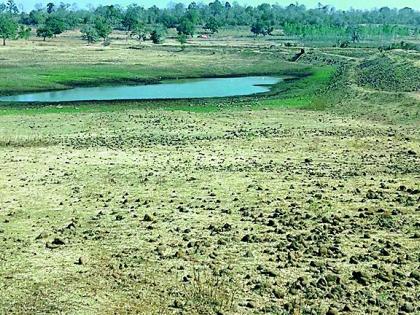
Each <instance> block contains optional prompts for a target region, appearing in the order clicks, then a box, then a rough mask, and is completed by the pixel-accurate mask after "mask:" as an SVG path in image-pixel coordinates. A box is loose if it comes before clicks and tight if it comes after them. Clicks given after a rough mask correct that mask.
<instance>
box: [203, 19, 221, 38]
mask: <svg viewBox="0 0 420 315" xmlns="http://www.w3.org/2000/svg"><path fill="white" fill-rule="evenodd" d="M204 29H206V30H209V31H210V32H211V33H213V34H214V33H217V32H218V31H219V23H217V20H216V19H215V18H214V17H210V19H209V20H208V21H207V23H206V24H205V25H204Z"/></svg>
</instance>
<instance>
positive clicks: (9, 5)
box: [6, 0, 19, 14]
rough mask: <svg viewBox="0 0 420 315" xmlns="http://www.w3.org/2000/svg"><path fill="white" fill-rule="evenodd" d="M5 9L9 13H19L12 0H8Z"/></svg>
mask: <svg viewBox="0 0 420 315" xmlns="http://www.w3.org/2000/svg"><path fill="white" fill-rule="evenodd" d="M6 10H7V12H9V13H10V14H17V13H19V9H18V7H17V5H16V3H15V1H14V0H8V1H7V3H6Z"/></svg>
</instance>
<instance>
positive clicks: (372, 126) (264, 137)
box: [0, 110, 420, 315]
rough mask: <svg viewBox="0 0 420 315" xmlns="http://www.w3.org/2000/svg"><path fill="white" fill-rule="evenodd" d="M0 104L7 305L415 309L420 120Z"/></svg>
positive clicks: (0, 279) (0, 269)
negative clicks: (19, 112) (8, 110)
mask: <svg viewBox="0 0 420 315" xmlns="http://www.w3.org/2000/svg"><path fill="white" fill-rule="evenodd" d="M0 119H1V124H0V131H1V134H2V139H1V142H0V144H1V146H0V158H1V165H0V239H1V251H0V292H2V293H1V295H2V298H1V299H0V310H2V311H4V312H5V313H9V314H10V313H32V314H34V313H45V312H63V313H81V314H92V313H97V314H107V313H110V314H111V313H130V312H131V313H147V314H150V313H178V314H181V313H183V314H191V313H199V314H203V313H204V314H206V313H218V314H234V313H236V314H261V313H270V314H289V313H295V314H330V315H331V314H341V313H343V314H345V313H348V314H366V313H375V314H381V313H382V314H395V313H399V312H401V313H413V314H414V313H416V312H418V311H419V310H420V308H419V302H418V294H419V282H420V272H419V269H418V268H419V238H420V231H419V228H420V222H419V206H418V204H419V197H420V193H419V184H418V183H419V173H420V164H419V162H420V157H419V155H420V148H419V133H418V128H416V127H410V126H396V125H393V126H392V125H382V124H380V123H373V122H368V121H360V120H352V119H350V118H345V117H339V116H334V115H331V114H328V113H322V112H305V111H293V110H261V111H245V110H244V111H220V112H216V113H187V112H181V111H175V112H168V111H159V110H155V111H146V110H127V111H123V112H118V113H117V112H113V113H77V114H71V113H67V114H42V115H27V116H13V115H10V116H3V117H1V118H0Z"/></svg>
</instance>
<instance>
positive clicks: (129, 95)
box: [0, 76, 281, 103]
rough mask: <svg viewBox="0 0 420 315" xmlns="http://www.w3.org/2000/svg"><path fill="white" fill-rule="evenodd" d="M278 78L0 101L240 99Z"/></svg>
mask: <svg viewBox="0 0 420 315" xmlns="http://www.w3.org/2000/svg"><path fill="white" fill-rule="evenodd" d="M280 81H281V78H278V77H269V76H248V77H235V78H203V79H192V80H168V81H163V82H161V83H159V84H148V85H134V86H133V85H124V86H121V85H120V86H102V87H85V88H74V89H69V90H60V91H53V92H37V93H28V94H20V95H13V96H4V97H0V101H3V102H48V103H49V102H72V101H108V100H151V99H183V98H211V97H229V96H244V95H252V94H258V93H264V92H268V91H269V90H270V85H273V84H276V83H278V82H280Z"/></svg>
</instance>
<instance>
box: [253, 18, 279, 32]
mask: <svg viewBox="0 0 420 315" xmlns="http://www.w3.org/2000/svg"><path fill="white" fill-rule="evenodd" d="M273 30H274V28H273V27H272V26H270V25H269V24H268V22H267V21H264V20H257V21H256V22H255V23H253V24H252V26H251V32H252V33H254V34H255V35H263V36H266V35H271V34H272V33H273Z"/></svg>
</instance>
